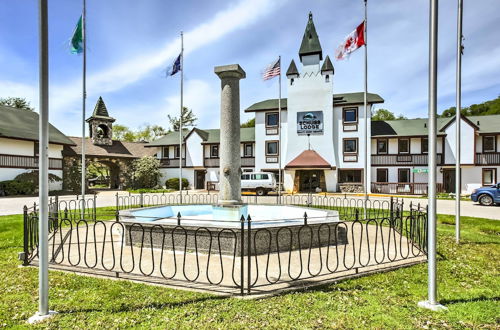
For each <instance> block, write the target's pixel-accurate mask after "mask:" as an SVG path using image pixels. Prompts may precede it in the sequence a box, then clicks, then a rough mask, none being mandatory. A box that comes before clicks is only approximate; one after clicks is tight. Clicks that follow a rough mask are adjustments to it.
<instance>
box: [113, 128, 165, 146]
mask: <svg viewBox="0 0 500 330" xmlns="http://www.w3.org/2000/svg"><path fill="white" fill-rule="evenodd" d="M167 133H168V131H167V130H165V129H164V128H163V127H161V126H159V125H149V124H146V126H144V127H142V128H139V129H138V130H137V131H133V130H131V129H130V128H128V127H127V126H124V125H114V126H113V139H115V140H119V141H126V142H139V141H146V142H150V141H153V140H155V139H157V138H158V137H160V136H163V135H165V134H167Z"/></svg>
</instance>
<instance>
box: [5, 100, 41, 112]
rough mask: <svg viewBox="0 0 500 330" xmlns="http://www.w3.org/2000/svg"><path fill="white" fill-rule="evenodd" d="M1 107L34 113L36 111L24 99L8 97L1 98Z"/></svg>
mask: <svg viewBox="0 0 500 330" xmlns="http://www.w3.org/2000/svg"><path fill="white" fill-rule="evenodd" d="M0 105H6V106H9V107H12V108H16V109H21V110H28V111H34V110H35V109H34V108H33V107H32V106H31V105H30V103H29V102H28V101H27V100H26V99H25V98H22V97H6V98H0Z"/></svg>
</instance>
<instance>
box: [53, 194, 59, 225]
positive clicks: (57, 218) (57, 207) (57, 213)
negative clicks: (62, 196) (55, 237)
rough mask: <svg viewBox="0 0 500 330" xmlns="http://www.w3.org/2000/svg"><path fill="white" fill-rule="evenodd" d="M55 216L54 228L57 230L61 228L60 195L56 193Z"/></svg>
mask: <svg viewBox="0 0 500 330" xmlns="http://www.w3.org/2000/svg"><path fill="white" fill-rule="evenodd" d="M55 203H56V204H55V216H54V220H55V226H54V228H55V229H56V230H57V229H58V228H59V196H57V195H56V197H55Z"/></svg>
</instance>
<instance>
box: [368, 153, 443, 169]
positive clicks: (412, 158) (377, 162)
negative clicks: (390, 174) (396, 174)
mask: <svg viewBox="0 0 500 330" xmlns="http://www.w3.org/2000/svg"><path fill="white" fill-rule="evenodd" d="M442 159H443V154H437V163H438V164H441V163H442ZM428 163H429V157H428V155H427V154H392V155H391V154H389V155H372V166H392V165H428Z"/></svg>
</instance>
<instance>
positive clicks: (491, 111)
mask: <svg viewBox="0 0 500 330" xmlns="http://www.w3.org/2000/svg"><path fill="white" fill-rule="evenodd" d="M456 111H457V109H456V107H450V108H448V109H446V110H444V111H443V112H442V113H441V115H440V117H453V116H454V115H455V114H456ZM460 113H461V114H462V115H464V116H485V115H498V114H500V96H498V97H497V98H496V99H493V100H490V101H486V102H483V103H480V104H472V105H470V106H468V107H465V108H462V110H460Z"/></svg>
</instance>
